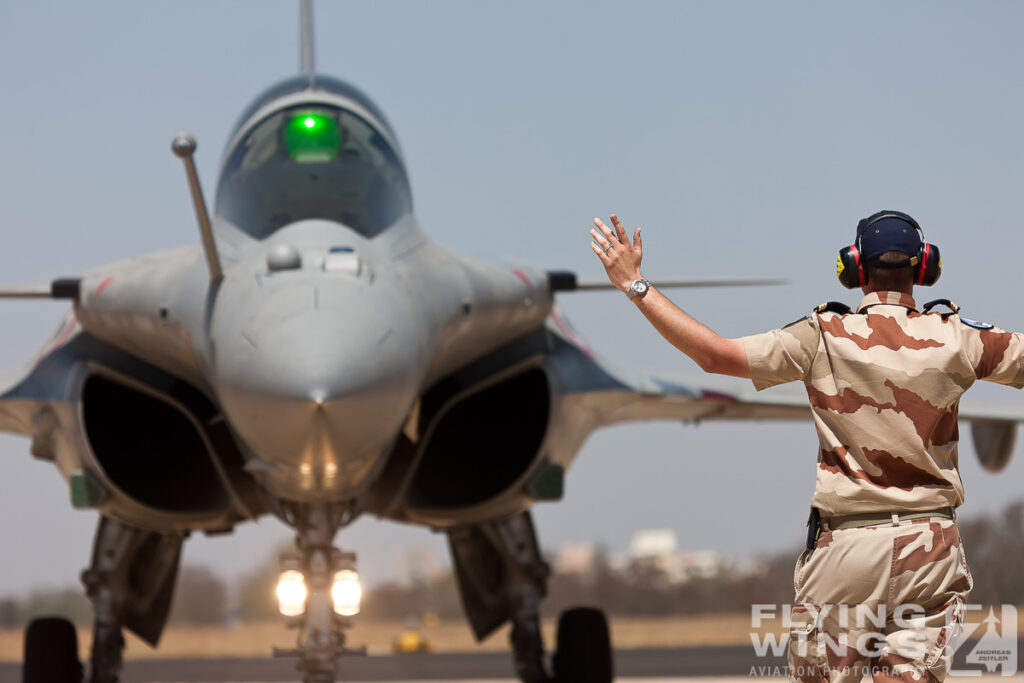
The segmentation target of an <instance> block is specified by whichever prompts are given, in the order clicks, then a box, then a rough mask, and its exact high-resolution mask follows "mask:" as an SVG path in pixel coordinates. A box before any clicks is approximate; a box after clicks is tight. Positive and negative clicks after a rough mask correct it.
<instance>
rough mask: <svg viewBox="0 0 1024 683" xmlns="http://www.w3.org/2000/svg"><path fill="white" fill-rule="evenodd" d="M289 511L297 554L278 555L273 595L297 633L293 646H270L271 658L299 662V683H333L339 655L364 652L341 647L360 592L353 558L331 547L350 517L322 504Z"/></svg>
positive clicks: (336, 673) (353, 556)
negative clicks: (277, 578) (278, 576)
mask: <svg viewBox="0 0 1024 683" xmlns="http://www.w3.org/2000/svg"><path fill="white" fill-rule="evenodd" d="M292 513H293V514H292V518H291V519H289V520H288V521H289V522H290V523H292V524H293V525H294V526H295V528H296V529H297V534H296V544H297V545H298V548H299V552H297V553H285V554H283V555H281V558H280V562H281V569H282V575H281V576H282V579H281V583H279V586H278V597H279V599H280V605H281V611H282V613H283V614H285V616H291V617H292V621H291V622H290V623H289V625H290V626H292V627H294V628H297V629H298V630H299V635H298V642H297V645H296V647H294V648H288V649H282V648H274V656H275V657H295V658H298V660H299V661H298V663H297V665H296V667H297V668H298V669H299V670H300V671H302V672H303V683H333V681H334V680H335V679H336V678H337V676H338V659H339V658H340V657H342V656H343V655H365V654H366V648H365V647H362V648H349V647H346V645H345V640H346V639H345V631H344V629H346V628H348V627H349V626H351V624H350V622H349V621H348V619H346V618H345V617H346V616H351V615H354V614H356V613H357V612H358V611H359V589H358V582H357V579H356V578H355V571H354V569H355V555H354V554H352V553H343V552H341V551H340V550H338V549H337V548H335V547H334V535H335V534H336V533H337V531H338V529H339V528H340V527H341V526H342V525H343V524H344V523H345V522H346V521H347V520H348V519H349V515H348V512H347V510H338V509H335V508H334V507H333V506H330V505H327V504H318V505H309V506H303V507H302V508H296V509H295V510H293V511H292ZM292 577H294V578H292ZM289 582H290V583H289ZM300 586H301V587H302V588H300ZM295 591H298V592H295Z"/></svg>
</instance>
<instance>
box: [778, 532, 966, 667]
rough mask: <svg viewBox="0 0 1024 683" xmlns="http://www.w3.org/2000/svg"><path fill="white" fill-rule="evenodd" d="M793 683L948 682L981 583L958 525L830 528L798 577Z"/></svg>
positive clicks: (798, 567)
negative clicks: (951, 647)
mask: <svg viewBox="0 0 1024 683" xmlns="http://www.w3.org/2000/svg"><path fill="white" fill-rule="evenodd" d="M793 583H794V587H795V588H796V600H795V601H794V606H793V616H792V627H791V629H790V634H789V672H790V680H791V681H801V682H803V683H810V682H811V681H815V682H817V681H830V682H833V681H859V680H860V679H861V678H862V677H863V676H865V675H872V676H873V677H874V680H875V681H876V682H877V681H886V682H890V681H892V682H895V681H913V682H914V683H927V682H928V681H941V680H943V679H944V678H945V676H946V672H947V670H948V668H949V656H948V653H947V650H948V648H947V647H946V644H947V642H948V641H949V640H950V639H951V638H952V637H953V636H954V635H955V634H956V633H957V629H958V628H959V626H960V624H962V622H963V605H964V604H965V600H966V597H967V593H968V591H970V589H971V586H972V583H973V581H972V579H971V574H970V571H969V570H968V568H967V560H966V558H965V556H964V548H963V545H962V544H961V542H960V534H959V531H958V530H957V527H956V524H955V523H954V522H952V521H950V520H947V519H942V518H930V519H916V520H908V521H905V522H899V523H898V524H889V525H885V526H872V527H862V528H853V529H840V530H836V531H823V532H822V533H821V534H820V535H819V536H818V540H817V543H816V545H815V547H814V550H805V551H804V552H803V553H802V554H801V555H800V559H799V560H797V564H796V569H795V571H794V573H793Z"/></svg>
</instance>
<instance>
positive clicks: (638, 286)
mask: <svg viewBox="0 0 1024 683" xmlns="http://www.w3.org/2000/svg"><path fill="white" fill-rule="evenodd" d="M650 288H651V283H650V282H648V281H647V280H643V279H641V280H633V284H631V285H630V286H629V289H627V290H626V296H627V297H628V298H629V300H630V301H632V300H633V299H637V298H639V299H643V298H644V294H647V290H649V289H650Z"/></svg>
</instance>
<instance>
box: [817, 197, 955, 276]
mask: <svg viewBox="0 0 1024 683" xmlns="http://www.w3.org/2000/svg"><path fill="white" fill-rule="evenodd" d="M883 218H898V219H900V220H901V221H904V222H906V223H909V224H910V225H912V226H913V227H914V229H915V230H917V233H918V235H919V236H920V237H921V248H920V249H919V250H918V252H917V255H916V256H912V257H910V267H911V268H913V269H914V284H916V285H922V286H924V287H930V286H932V285H934V284H935V282H936V281H937V280H938V279H939V275H941V274H942V258H941V257H940V256H939V248H938V247H937V246H935V245H934V244H929V243H928V242H925V241H924V231H923V230H922V229H921V226H920V225H918V223H917V221H915V220H914V219H913V218H911V217H910V216H909V215H908V214H905V213H903V212H902V211H879V212H878V213H876V214H873V215H871V216H868V217H867V218H862V219H861V221H860V222H859V223H858V224H857V240H856V241H855V242H854V243H853V244H851V245H850V246H848V247H843V248H842V249H840V250H839V258H838V259H837V261H836V275H837V276H838V277H839V282H840V283H842V285H843V286H844V287H846V288H847V289H857V288H858V287H863V286H864V285H866V284H867V282H868V274H867V270H866V265H867V264H865V263H864V257H863V250H862V248H861V237H862V236H863V235H864V233H865V232H867V230H868V228H870V227H871V226H872V225H874V224H875V223H877V222H878V221H880V220H882V219H883ZM882 267H884V266H882Z"/></svg>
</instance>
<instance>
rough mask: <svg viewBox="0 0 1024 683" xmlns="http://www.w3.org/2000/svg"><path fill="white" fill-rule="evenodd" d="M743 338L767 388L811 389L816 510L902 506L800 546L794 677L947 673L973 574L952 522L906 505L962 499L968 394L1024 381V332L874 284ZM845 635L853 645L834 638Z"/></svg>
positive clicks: (830, 513)
mask: <svg viewBox="0 0 1024 683" xmlns="http://www.w3.org/2000/svg"><path fill="white" fill-rule="evenodd" d="M743 343H744V348H745V350H746V353H747V362H748V364H749V366H750V374H751V377H752V379H753V381H754V386H755V387H756V388H757V389H758V390H760V389H764V388H766V387H770V386H774V385H776V384H781V383H783V382H791V381H794V380H803V382H804V384H805V385H806V388H807V394H808V397H809V399H810V404H811V410H812V413H813V417H814V424H815V427H816V428H817V432H818V439H819V445H820V450H819V454H818V467H817V482H816V485H815V491H814V498H813V500H812V507H816V508H818V509H819V510H820V512H821V516H822V518H823V519H824V520H825V522H826V524H825V525H824V527H825V528H828V525H827V522H828V518H842V517H845V516H849V515H863V514H867V513H875V514H884V515H892V513H896V515H893V516H891V519H892V521H891V522H889V523H887V524H884V525H877V526H868V527H859V528H843V529H838V530H831V531H828V530H827V531H824V532H823V533H822V534H821V535H820V536H819V538H818V539H817V542H816V545H815V548H814V549H813V550H806V551H804V552H803V554H802V555H801V556H800V559H799V560H798V562H797V566H796V571H795V572H794V584H795V588H796V600H795V604H796V607H795V608H794V614H793V620H792V621H793V628H792V630H791V634H790V656H789V664H790V671H791V676H792V677H794V678H796V679H798V680H802V681H811V680H814V681H821V680H828V681H836V680H859V679H860V677H861V674H862V673H863V670H862V668H863V666H864V665H866V664H870V665H874V666H877V667H879V669H880V670H879V671H878V672H876V674H875V679H876V680H879V679H883V680H885V679H887V678H888V677H891V680H901V679H902V680H914V681H925V680H930V679H934V680H942V679H943V678H944V676H945V673H946V669H947V666H948V662H947V661H946V657H945V656H944V654H945V649H946V648H945V647H944V646H945V643H946V641H947V640H948V639H949V637H950V636H951V628H950V626H948V625H947V623H948V622H950V621H952V622H954V623H957V622H959V621H961V620H962V609H961V606H962V604H963V601H964V599H965V597H966V595H967V592H968V591H969V590H970V588H971V585H972V579H971V575H970V572H969V571H968V568H967V563H966V560H965V557H964V549H963V546H962V544H961V543H960V536H959V533H958V531H957V527H956V524H955V523H954V522H953V521H951V520H949V519H944V518H942V517H938V516H933V517H925V518H919V519H911V520H907V519H903V520H900V519H899V514H902V513H913V512H915V511H917V512H922V511H935V510H940V509H943V508H946V509H949V508H956V507H957V506H959V505H960V504H962V503H963V500H964V494H963V483H962V482H961V481H960V473H959V470H958V462H957V440H958V438H959V433H958V429H957V408H958V404H959V400H960V395H961V394H963V392H964V391H966V390H967V388H968V387H970V386H971V384H973V382H974V381H975V380H976V379H984V380H989V381H992V382H998V383H1000V384H1008V385H1011V386H1014V387H1017V388H1021V387H1022V386H1024V367H1022V362H1024V336H1021V335H1020V334H1011V333H1008V332H1004V331H1002V330H999V329H995V328H991V329H988V326H985V325H980V324H977V323H970V324H968V323H965V322H963V321H962V320H961V319H960V318H959V317H958V316H957V315H950V314H945V315H941V314H939V313H920V312H918V310H917V305H916V303H915V302H914V300H913V299H912V298H911V297H910V296H908V295H906V294H900V293H898V292H877V293H872V294H868V295H867V296H865V297H864V299H863V300H862V301H861V303H860V305H859V306H858V308H857V312H856V313H848V314H837V313H831V312H826V313H822V314H816V315H812V316H809V317H807V318H804V319H803V320H800V321H797V322H795V323H793V324H791V325H788V326H787V327H785V328H783V329H781V330H774V331H771V332H766V333H764V334H758V335H753V336H750V337H745V338H744V339H743ZM903 604H913V605H918V606H920V607H921V608H922V609H923V615H918V616H919V618H918V619H915V620H912V621H913V623H912V624H911V623H907V620H906V619H902V620H901V619H897V618H896V616H898V615H896V614H894V610H896V608H897V607H898V606H899V605H903ZM837 605H847V606H853V605H861V606H862V609H866V610H867V611H868V613H869V614H871V615H873V616H874V615H877V614H878V610H881V612H882V613H883V614H884V615H885V623H884V626H876V625H875V624H873V623H872V622H871V621H863V622H862V623H861V624H858V623H857V619H855V618H854V616H853V613H852V612H849V613H848V615H847V617H848V618H847V619H846V621H845V622H842V621H841V620H840V617H839V614H838V613H837V612H838V610H837V608H832V607H826V606H837ZM830 609H831V612H830V611H828V610H830ZM851 609H852V607H851ZM816 612H817V614H816ZM907 616H909V615H907ZM875 618H876V619H877V617H875ZM861 625H863V627H864V628H860V626H861ZM870 632H878V633H881V634H883V635H884V638H885V642H884V643H875V644H874V647H872V646H871V645H870V644H869V643H867V642H862V643H860V645H861V646H862V647H861V648H860V649H861V650H867V651H869V652H870V656H863V655H862V654H861V653H859V652H858V647H857V644H858V643H857V640H858V637H859V636H860V635H862V634H863V633H870ZM840 633H843V634H845V635H846V637H847V642H848V644H849V646H850V647H849V648H847V650H846V652H845V653H843V652H842V649H841V648H835V647H827V645H828V644H829V642H830V641H831V642H833V643H834V642H837V640H838V636H839V634H840ZM804 643H806V646H804ZM883 645H887V647H885V648H884V649H882V646H883Z"/></svg>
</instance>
